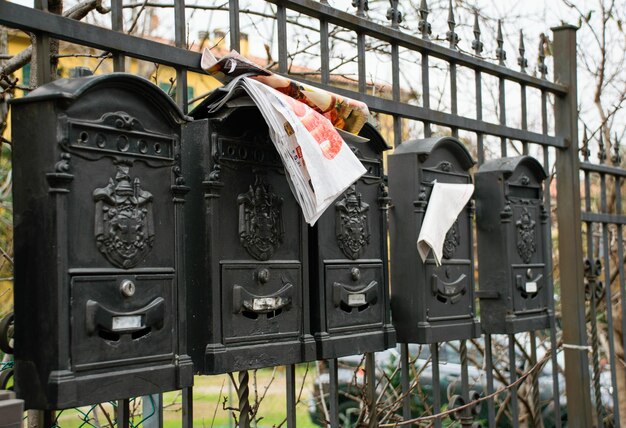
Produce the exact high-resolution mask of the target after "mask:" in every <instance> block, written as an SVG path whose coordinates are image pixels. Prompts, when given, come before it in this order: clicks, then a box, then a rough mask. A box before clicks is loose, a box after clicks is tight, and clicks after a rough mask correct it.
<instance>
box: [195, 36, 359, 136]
mask: <svg viewBox="0 0 626 428" xmlns="http://www.w3.org/2000/svg"><path fill="white" fill-rule="evenodd" d="M200 65H201V67H202V69H203V70H205V71H206V72H207V73H209V74H211V75H212V76H213V77H215V78H216V79H217V80H219V81H220V82H222V83H224V84H227V83H229V82H230V81H231V80H232V79H234V78H235V77H238V76H241V75H247V76H249V77H251V78H253V79H255V80H257V81H259V82H261V83H263V84H265V85H267V86H269V87H270V88H274V89H276V90H277V91H279V92H281V93H283V94H285V95H288V96H289V97H291V98H293V99H295V100H297V101H300V102H302V103H304V104H306V105H307V106H309V107H311V108H312V109H313V110H315V111H317V112H318V113H320V114H322V115H323V116H324V117H326V118H327V119H328V120H330V122H331V123H332V124H333V126H334V127H336V128H338V129H341V130H343V131H347V132H350V133H352V134H358V133H359V131H360V130H361V128H362V127H363V125H365V122H367V118H368V116H369V109H368V108H367V105H366V104H365V103H362V102H361V101H356V100H353V99H351V98H348V97H344V96H341V95H338V94H334V93H332V92H328V91H326V90H324V89H320V88H315V87H313V86H310V85H307V84H304V83H301V82H298V81H296V80H293V79H290V78H288V77H284V76H280V75H278V74H274V73H272V72H271V71H268V70H266V69H264V68H263V67H261V66H259V65H256V64H255V63H253V62H252V61H250V60H249V59H247V58H246V57H244V56H243V55H240V54H239V53H237V52H236V51H231V52H230V53H229V54H228V55H225V56H223V57H222V58H220V59H219V60H218V59H217V58H215V57H214V56H213V54H212V53H211V51H210V50H209V49H206V48H205V49H204V52H203V53H202V60H201V63H200Z"/></svg>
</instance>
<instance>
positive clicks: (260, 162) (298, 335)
mask: <svg viewBox="0 0 626 428" xmlns="http://www.w3.org/2000/svg"><path fill="white" fill-rule="evenodd" d="M242 100H243V102H242ZM246 100H247V101H246ZM236 103H237V104H238V106H233V107H229V106H228V105H227V106H225V107H224V108H222V109H221V110H220V111H218V112H217V113H215V114H213V115H208V114H207V110H206V107H204V106H203V105H201V106H199V107H198V108H197V109H195V110H194V111H193V112H192V113H191V115H192V116H194V117H195V118H196V119H201V118H207V117H208V118H209V119H208V121H207V120H203V121H198V122H199V123H203V124H204V130H203V131H202V134H203V135H204V137H205V142H204V143H203V144H198V145H194V146H186V148H185V147H184V148H183V150H184V156H183V164H184V168H183V170H184V172H185V174H188V175H187V177H188V180H187V182H188V184H189V186H190V187H191V188H192V190H191V192H190V193H189V195H188V198H187V201H188V204H187V205H186V216H187V217H186V219H187V227H188V229H187V236H186V238H187V259H188V261H189V262H190V263H189V265H188V268H187V274H188V278H189V280H188V286H189V291H188V293H189V306H188V308H189V311H188V321H189V329H188V331H189V344H190V353H191V356H192V359H193V361H194V363H195V368H196V370H197V371H199V372H200V373H203V374H215V373H224V372H230V371H237V370H247V369H254V368H259V367H267V366H275V365H283V364H293V363H298V362H301V361H304V360H312V359H314V358H315V355H314V354H315V342H314V341H313V338H312V336H311V335H310V327H309V325H310V320H309V311H308V305H305V304H304V302H305V299H306V298H307V297H308V260H307V257H308V251H307V226H306V223H305V221H304V218H303V217H302V215H301V211H300V207H299V205H298V203H297V202H296V199H295V197H294V196H293V194H292V192H291V190H290V187H289V183H288V182H287V178H286V176H285V172H284V168H283V164H282V162H281V160H280V157H279V155H278V152H277V151H276V149H275V148H274V145H273V143H272V141H271V140H270V137H269V133H268V127H267V124H266V123H265V121H264V119H263V117H262V115H261V113H260V111H259V110H258V108H257V107H256V106H254V105H253V104H252V103H251V101H250V100H249V99H248V98H246V97H242V98H237V99H236ZM246 104H247V106H246Z"/></svg>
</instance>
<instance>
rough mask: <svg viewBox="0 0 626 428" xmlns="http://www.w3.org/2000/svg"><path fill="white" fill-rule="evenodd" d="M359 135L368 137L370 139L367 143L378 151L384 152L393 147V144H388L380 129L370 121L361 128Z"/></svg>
mask: <svg viewBox="0 0 626 428" xmlns="http://www.w3.org/2000/svg"><path fill="white" fill-rule="evenodd" d="M359 136H360V137H364V138H367V139H368V140H369V141H368V142H367V144H369V145H370V147H371V148H372V149H373V150H374V151H375V152H376V153H382V152H384V151H386V150H389V149H391V146H390V145H389V144H387V142H386V141H385V139H384V138H383V136H382V135H380V132H378V129H376V127H374V125H372V124H370V123H365V125H363V128H361V131H360V132H359ZM357 147H358V145H357Z"/></svg>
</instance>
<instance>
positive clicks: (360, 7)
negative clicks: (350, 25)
mask: <svg viewBox="0 0 626 428" xmlns="http://www.w3.org/2000/svg"><path fill="white" fill-rule="evenodd" d="M367 3H368V0H352V6H354V7H356V16H365V12H367V11H368V10H369V9H370V8H369V4H367Z"/></svg>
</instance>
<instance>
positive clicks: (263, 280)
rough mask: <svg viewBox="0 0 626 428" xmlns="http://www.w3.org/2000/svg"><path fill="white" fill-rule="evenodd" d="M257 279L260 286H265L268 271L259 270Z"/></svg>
mask: <svg viewBox="0 0 626 428" xmlns="http://www.w3.org/2000/svg"><path fill="white" fill-rule="evenodd" d="M257 278H258V279H259V282H260V283H261V284H265V283H266V282H267V281H269V280H270V271H269V270H267V269H261V270H260V271H259V273H258V274H257Z"/></svg>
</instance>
